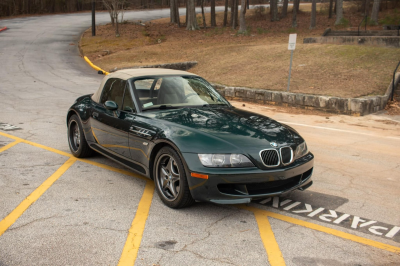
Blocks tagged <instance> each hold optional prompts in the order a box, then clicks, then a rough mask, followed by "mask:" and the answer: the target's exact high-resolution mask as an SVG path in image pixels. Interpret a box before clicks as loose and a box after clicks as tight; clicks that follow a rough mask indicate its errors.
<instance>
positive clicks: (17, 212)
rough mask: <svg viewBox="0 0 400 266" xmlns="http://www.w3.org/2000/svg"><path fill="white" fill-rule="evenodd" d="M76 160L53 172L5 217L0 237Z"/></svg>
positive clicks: (0, 229) (67, 162) (1, 224)
mask: <svg viewBox="0 0 400 266" xmlns="http://www.w3.org/2000/svg"><path fill="white" fill-rule="evenodd" d="M75 161H76V159H74V158H70V159H68V160H67V161H66V162H65V163H64V164H63V165H62V166H61V167H60V168H58V170H57V171H55V172H54V174H52V175H51V176H50V177H49V178H47V179H46V181H44V182H43V183H42V184H41V185H40V186H39V187H38V188H36V189H35V190H34V191H33V192H32V193H31V194H30V195H29V196H28V197H26V198H25V199H24V200H23V201H22V202H21V203H20V204H19V205H18V207H17V208H15V209H14V210H13V211H12V212H10V214H8V215H7V216H6V218H4V219H3V220H2V221H1V222H0V236H1V235H2V234H3V233H4V232H5V231H6V230H7V229H8V228H9V227H10V226H11V225H13V223H15V221H16V220H17V219H18V218H19V217H20V216H21V215H22V214H23V213H24V212H25V211H26V210H27V209H28V208H29V206H31V205H32V203H34V202H35V201H36V200H37V199H38V198H39V197H40V196H42V195H43V193H44V192H46V190H47V189H49V187H51V185H53V184H54V182H56V181H57V179H58V178H60V176H62V175H63V174H64V173H65V171H67V170H68V168H70V167H71V166H72V165H73V164H74V162H75Z"/></svg>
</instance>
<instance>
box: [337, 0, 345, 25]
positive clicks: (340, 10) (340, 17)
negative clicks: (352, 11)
mask: <svg viewBox="0 0 400 266" xmlns="http://www.w3.org/2000/svg"><path fill="white" fill-rule="evenodd" d="M342 20H343V0H337V4H336V21H335V25H339V24H340V23H342Z"/></svg>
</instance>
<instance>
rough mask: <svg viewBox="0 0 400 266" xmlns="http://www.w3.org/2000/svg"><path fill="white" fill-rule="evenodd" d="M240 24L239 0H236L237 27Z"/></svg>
mask: <svg viewBox="0 0 400 266" xmlns="http://www.w3.org/2000/svg"><path fill="white" fill-rule="evenodd" d="M238 25H239V0H235V29H236V27H237V26H238Z"/></svg>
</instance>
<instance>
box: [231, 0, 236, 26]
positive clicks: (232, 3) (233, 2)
mask: <svg viewBox="0 0 400 266" xmlns="http://www.w3.org/2000/svg"><path fill="white" fill-rule="evenodd" d="M230 3H231V23H230V25H231V26H233V18H234V17H235V0H230Z"/></svg>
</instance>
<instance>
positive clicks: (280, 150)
mask: <svg viewBox="0 0 400 266" xmlns="http://www.w3.org/2000/svg"><path fill="white" fill-rule="evenodd" d="M283 148H289V149H290V162H288V163H283V159H282V149H283ZM279 155H280V156H281V162H282V164H283V165H284V166H286V165H289V164H291V163H293V159H294V156H293V155H294V154H293V149H292V147H290V146H285V147H281V148H280V149H279Z"/></svg>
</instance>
